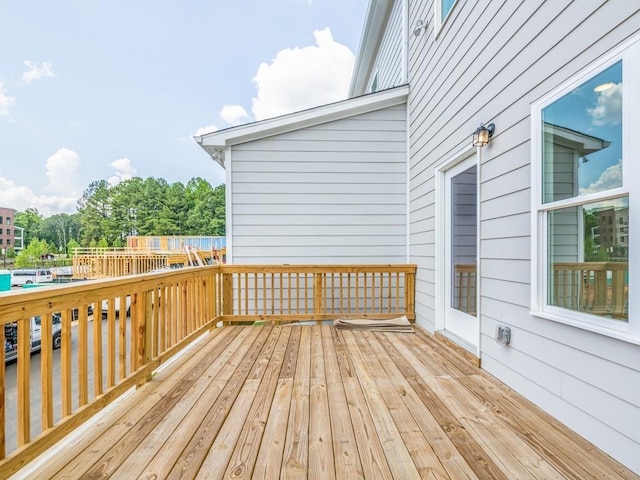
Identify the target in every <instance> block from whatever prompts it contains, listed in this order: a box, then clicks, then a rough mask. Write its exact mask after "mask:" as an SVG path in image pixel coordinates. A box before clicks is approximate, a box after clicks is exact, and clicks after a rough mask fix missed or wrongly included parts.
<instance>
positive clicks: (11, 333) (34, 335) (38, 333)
mask: <svg viewBox="0 0 640 480" xmlns="http://www.w3.org/2000/svg"><path fill="white" fill-rule="evenodd" d="M51 320H52V323H53V325H52V328H51V339H50V340H49V341H50V342H51V345H52V346H53V348H54V349H56V348H60V345H61V344H62V320H61V318H60V315H59V314H57V313H54V314H53V315H52V318H51ZM30 330H31V335H30V336H29V341H30V343H31V347H30V348H31V353H33V352H37V351H40V349H41V348H42V341H43V339H42V318H41V317H40V316H36V317H31V325H30ZM16 358H18V324H17V323H7V324H5V326H4V359H5V362H10V361H13V360H15V359H16Z"/></svg>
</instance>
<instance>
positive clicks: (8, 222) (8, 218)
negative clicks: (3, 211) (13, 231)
mask: <svg viewBox="0 0 640 480" xmlns="http://www.w3.org/2000/svg"><path fill="white" fill-rule="evenodd" d="M7 225H11V217H7Z"/></svg>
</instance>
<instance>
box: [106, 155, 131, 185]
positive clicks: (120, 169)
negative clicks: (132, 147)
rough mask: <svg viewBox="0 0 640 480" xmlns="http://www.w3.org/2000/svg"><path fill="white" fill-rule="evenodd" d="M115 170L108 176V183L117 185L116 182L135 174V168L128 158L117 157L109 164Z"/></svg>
mask: <svg viewBox="0 0 640 480" xmlns="http://www.w3.org/2000/svg"><path fill="white" fill-rule="evenodd" d="M109 166H110V167H112V168H113V169H114V170H115V174H114V175H112V176H111V177H109V180H108V182H109V185H112V186H113V185H117V184H118V183H120V182H122V181H124V180H129V179H131V178H133V177H134V176H135V174H136V173H137V170H136V169H135V168H134V167H133V165H131V160H130V159H128V158H119V159H117V160H114V161H113V162H111V163H110V164H109Z"/></svg>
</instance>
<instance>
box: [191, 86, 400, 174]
mask: <svg viewBox="0 0 640 480" xmlns="http://www.w3.org/2000/svg"><path fill="white" fill-rule="evenodd" d="M408 96H409V86H408V85H402V86H400V87H395V88H391V89H389V90H383V91H381V92H377V93H371V94H369V95H363V96H360V97H355V98H350V99H347V100H343V101H341V102H336V103H331V104H329V105H323V106H320V107H315V108H311V109H309V110H303V111H301V112H296V113H290V114H288V115H283V116H280V117H276V118H271V119H267V120H261V121H259V122H254V123H248V124H245V125H239V126H237V127H231V128H227V129H225V130H217V131H215V132H211V133H206V134H204V135H202V136H195V137H193V138H194V140H195V141H196V142H197V143H198V145H200V146H201V147H202V148H203V149H204V150H205V151H206V152H207V153H208V154H209V155H211V158H213V160H215V161H216V162H218V163H219V164H220V165H221V166H222V167H223V168H224V162H225V158H224V157H225V148H226V147H230V146H233V145H239V144H242V143H247V142H251V141H254V140H260V139H262V138H267V137H271V136H274V135H279V134H282V133H286V132H293V131H296V130H301V129H303V128H308V127H312V126H315V125H321V124H323V123H327V122H332V121H335V120H341V119H343V118H348V117H353V116H355V115H361V114H363V113H368V112H373V111H375V110H380V109H383V108H388V107H392V106H395V105H400V104H403V103H406V101H407V98H408Z"/></svg>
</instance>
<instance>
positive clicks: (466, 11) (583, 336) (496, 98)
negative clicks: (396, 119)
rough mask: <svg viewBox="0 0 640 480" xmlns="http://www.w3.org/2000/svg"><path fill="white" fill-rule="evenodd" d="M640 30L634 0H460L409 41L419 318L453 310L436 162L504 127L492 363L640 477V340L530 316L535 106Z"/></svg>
mask: <svg viewBox="0 0 640 480" xmlns="http://www.w3.org/2000/svg"><path fill="white" fill-rule="evenodd" d="M410 16H411V18H410V20H409V24H410V25H413V23H414V22H415V21H416V20H417V19H420V18H432V16H433V2H417V1H412V2H411V8H410ZM639 31H640V13H638V4H637V2H629V1H627V0H610V1H595V0H585V1H580V2H567V1H559V2H539V1H537V0H524V1H513V2H512V1H511V0H504V1H498V0H493V1H490V2H456V3H455V5H454V7H453V9H452V11H451V15H450V17H449V18H448V20H447V22H446V23H445V25H444V28H443V29H442V30H441V31H440V32H439V34H438V36H437V37H436V38H433V37H430V40H429V41H427V39H425V37H424V36H420V37H413V36H412V37H411V39H410V61H411V68H410V74H411V76H410V85H411V93H410V97H409V111H410V118H411V121H410V125H409V131H410V158H411V160H410V184H409V195H410V214H409V215H410V216H409V228H410V245H411V246H410V253H411V255H410V261H411V262H412V263H417V264H418V266H419V269H418V274H417V281H416V315H417V321H418V323H420V324H422V325H424V326H426V327H427V328H429V329H431V330H433V329H434V327H435V323H436V316H437V315H441V314H442V312H438V311H437V308H436V305H437V302H436V298H435V295H436V285H435V282H436V278H438V277H437V272H436V265H437V262H436V256H437V255H438V254H439V252H436V249H435V241H436V232H435V228H436V222H435V212H436V199H437V198H438V194H437V192H436V182H435V178H434V174H435V168H436V167H437V166H438V165H439V164H441V163H442V162H445V161H447V160H448V159H450V158H453V157H454V156H455V155H456V154H457V153H458V152H460V151H461V150H462V148H463V147H465V146H468V145H469V144H470V142H471V134H472V132H473V131H474V130H475V129H476V127H477V126H478V125H479V124H480V122H485V123H488V122H495V125H496V134H495V135H494V138H493V139H492V141H491V143H490V144H489V145H488V146H487V147H485V148H483V149H482V161H481V165H480V167H479V171H478V175H479V183H480V192H479V198H478V201H479V208H480V216H479V221H480V239H479V241H480V244H479V262H480V272H481V278H480V285H479V286H480V305H479V306H480V325H481V357H482V366H483V368H485V369H486V370H488V371H489V372H491V373H492V374H494V375H496V376H497V377H499V378H500V379H501V380H503V381H504V382H506V383H507V384H509V385H510V386H512V387H513V388H514V389H516V390H517V391H519V392H520V393H522V394H524V395H525V396H526V397H527V398H529V399H530V400H532V401H534V402H535V403H537V404H538V405H539V406H541V407H542V408H543V409H545V410H547V411H548V412H550V413H551V414H553V415H554V416H556V417H557V418H559V419H560V420H561V421H562V422H564V423H566V424H568V425H569V426H570V427H571V428H573V429H574V430H576V431H577V432H578V433H580V434H581V435H583V436H584V437H586V438H587V439H589V440H590V441H592V442H593V443H595V444H596V445H597V446H598V447H600V448H602V449H604V450H605V451H606V452H608V453H609V454H611V455H612V456H613V457H615V458H617V459H618V460H620V461H622V462H623V463H625V464H626V465H628V466H629V467H631V468H632V469H634V470H636V471H638V472H640V455H639V453H640V361H639V359H640V346H638V345H636V344H632V343H628V342H624V341H621V340H616V339H613V338H609V337H606V336H603V335H599V334H597V333H593V332H589V331H586V330H582V329H579V328H575V327H571V326H569V325H565V324H561V323H557V322H553V321H550V320H546V319H543V318H538V317H535V316H532V315H531V314H530V313H529V312H530V286H531V285H530V282H531V280H530V279H531V260H532V259H531V242H532V241H536V239H532V238H531V215H532V213H531V193H530V192H531V190H530V189H531V181H532V178H531V176H532V174H533V173H532V170H531V168H530V163H531V144H530V142H531V128H532V126H531V117H530V115H531V104H532V103H533V102H535V101H536V100H537V99H539V98H540V97H542V96H543V95H545V94H547V93H548V92H549V91H552V90H553V89H555V88H557V87H558V86H559V85H561V84H562V83H563V82H565V81H566V80H567V79H569V78H571V77H572V76H573V75H575V74H576V73H577V72H579V71H580V70H582V69H584V68H586V67H587V66H588V65H590V64H591V63H592V62H594V61H596V60H598V59H599V58H600V57H601V56H602V55H604V54H606V53H607V52H608V51H610V50H611V49H613V48H615V46H616V45H618V44H619V43H620V42H622V41H624V40H625V39H627V38H628V37H630V36H631V35H634V34H636V33H638V32H639ZM429 34H430V35H432V36H433V31H430V32H429ZM632 114H634V115H637V114H638V113H637V112H632ZM573 257H575V254H572V258H573ZM539 260H540V261H544V259H539ZM638 274H640V272H632V273H631V275H633V278H635V277H636V276H637V275H638ZM631 315H638V312H631ZM498 324H500V325H508V326H509V327H511V330H512V341H511V344H510V345H509V346H504V345H499V344H497V343H496V342H495V340H494V336H495V329H496V326H497V325H498Z"/></svg>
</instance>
